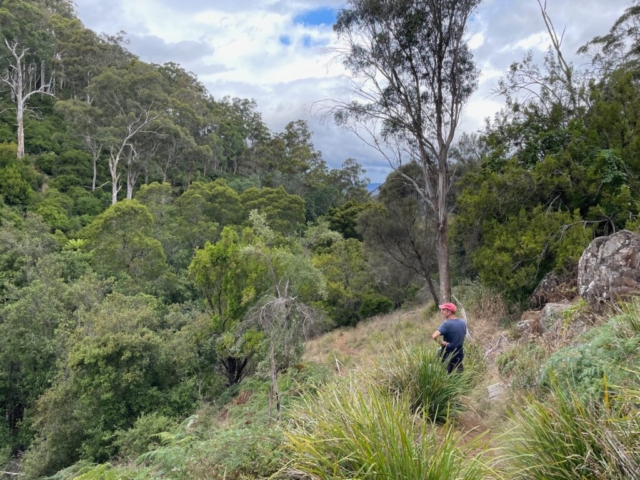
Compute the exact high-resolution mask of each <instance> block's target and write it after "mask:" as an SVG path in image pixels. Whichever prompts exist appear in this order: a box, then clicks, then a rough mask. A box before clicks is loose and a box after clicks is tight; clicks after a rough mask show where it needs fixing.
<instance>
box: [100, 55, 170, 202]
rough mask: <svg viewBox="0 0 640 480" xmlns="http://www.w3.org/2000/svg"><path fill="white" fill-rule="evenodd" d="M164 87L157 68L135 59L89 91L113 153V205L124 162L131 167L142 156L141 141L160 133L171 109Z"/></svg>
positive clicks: (104, 140)
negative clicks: (163, 121) (161, 122)
mask: <svg viewBox="0 0 640 480" xmlns="http://www.w3.org/2000/svg"><path fill="white" fill-rule="evenodd" d="M162 87H163V86H162V76H161V75H160V73H159V72H158V70H157V69H156V68H155V67H154V66H152V65H149V64H146V63H143V62H139V61H137V60H134V61H132V62H130V63H129V64H128V65H127V66H126V68H116V67H111V68H108V69H106V70H105V71H103V72H102V73H101V74H100V75H98V76H97V77H95V78H94V79H93V80H92V82H91V85H90V86H89V88H88V92H89V94H90V95H91V97H92V98H93V99H94V105H95V106H96V107H97V108H99V109H100V111H101V115H100V118H99V128H98V135H99V137H100V139H101V142H102V144H103V145H104V149H105V150H106V151H107V152H108V153H109V173H110V174H111V203H112V204H115V203H117V201H118V192H119V191H120V189H121V175H122V167H121V164H122V162H123V161H125V162H127V163H128V164H130V163H131V162H133V161H135V158H134V156H137V155H139V153H140V152H139V151H138V150H137V147H138V146H139V144H137V143H136V142H137V140H139V139H140V137H141V136H142V135H156V134H160V131H161V126H160V125H159V122H158V120H159V119H160V118H161V117H162V116H163V114H164V113H165V111H166V109H167V97H166V93H165V91H164V89H163V88H162ZM129 181H131V178H129ZM130 193H131V192H130Z"/></svg>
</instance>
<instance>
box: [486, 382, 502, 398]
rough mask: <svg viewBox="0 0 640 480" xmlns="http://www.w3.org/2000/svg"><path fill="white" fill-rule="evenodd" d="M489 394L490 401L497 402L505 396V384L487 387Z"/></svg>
mask: <svg viewBox="0 0 640 480" xmlns="http://www.w3.org/2000/svg"><path fill="white" fill-rule="evenodd" d="M487 394H488V395H489V400H497V399H498V398H500V397H502V395H504V383H494V384H493V385H489V386H488V387H487Z"/></svg>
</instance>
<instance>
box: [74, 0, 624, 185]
mask: <svg viewBox="0 0 640 480" xmlns="http://www.w3.org/2000/svg"><path fill="white" fill-rule="evenodd" d="M629 1H630V0H547V11H548V12H549V14H550V16H551V19H552V20H553V22H554V24H555V27H556V30H558V31H563V30H564V37H563V53H564V54H565V56H566V57H567V58H568V59H569V60H570V61H572V62H573V63H575V64H576V65H582V64H585V63H587V62H588V59H585V58H584V57H580V56H577V55H576V54H575V52H576V51H577V49H578V48H579V47H580V46H581V45H583V44H585V43H586V42H587V41H589V40H591V39H592V38H593V37H594V36H596V35H602V34H604V33H606V32H607V31H608V30H609V28H610V27H611V25H612V24H613V22H614V21H615V20H616V19H617V18H618V17H619V16H620V15H621V14H622V13H623V11H624V10H625V8H627V7H628V6H629ZM345 3H346V2H345V1H344V0H134V1H132V0H76V5H77V11H78V15H79V16H80V18H81V20H82V21H83V22H84V23H85V25H86V26H88V27H89V28H91V29H93V30H95V31H97V32H105V33H110V34H113V33H117V32H119V31H125V32H126V33H127V35H126V37H127V38H128V40H129V45H128V48H129V49H130V50H131V51H132V52H133V53H134V54H136V55H138V56H139V57H140V58H141V59H142V60H144V61H148V62H153V63H164V62H169V61H171V62H176V63H179V64H181V65H182V66H183V67H184V68H186V69H187V70H189V71H191V72H194V73H195V74H197V75H198V78H199V79H200V80H201V81H202V82H203V83H204V84H205V85H206V86H207V88H208V89H209V91H210V92H211V94H212V95H213V96H214V98H222V97H224V96H227V95H229V96H231V97H242V98H253V99H255V100H256V102H257V103H258V110H259V111H260V112H261V113H262V117H263V120H264V121H265V123H266V124H267V126H268V127H269V128H270V129H271V130H272V131H274V132H280V131H282V130H283V129H284V127H285V125H286V124H287V123H289V122H290V121H294V120H297V119H305V120H307V121H308V122H309V126H310V128H311V130H312V131H313V132H314V137H313V142H314V145H315V147H316V148H317V149H318V150H320V151H322V153H323V158H324V159H325V160H326V161H327V163H328V164H329V166H330V167H331V168H339V167H340V165H341V164H342V162H343V161H344V160H345V159H347V158H355V159H356V160H357V161H358V162H360V163H361V164H362V165H363V166H364V168H365V169H366V170H367V176H368V177H369V178H370V179H371V181H372V182H381V181H384V178H385V177H386V175H387V174H388V173H389V171H390V167H389V165H388V164H387V163H386V161H385V160H384V159H383V158H382V157H381V156H380V155H379V154H378V153H377V152H376V151H375V150H373V149H371V148H370V147H369V146H367V145H366V144H364V143H363V142H362V141H361V140H359V139H358V138H357V137H356V136H355V135H354V134H353V133H351V132H348V131H345V130H343V129H340V128H339V127H337V126H335V125H334V124H332V123H331V122H330V121H329V122H328V121H326V120H323V119H322V118H321V117H320V116H319V115H318V114H317V109H316V108H314V105H317V104H318V102H321V101H323V100H326V99H330V98H333V99H348V98H349V91H348V86H347V82H346V79H345V74H346V73H347V72H345V71H344V69H343V67H342V65H341V63H340V62H338V61H336V60H335V57H334V54H333V53H331V47H332V46H335V45H336V41H337V39H336V37H335V34H334V33H333V30H332V24H333V22H334V20H335V17H336V12H337V11H339V10H340V9H341V8H344V7H345ZM469 44H470V46H471V47H472V49H473V52H474V56H475V59H476V62H477V64H478V67H479V68H480V69H481V72H482V73H481V76H480V83H479V88H478V90H477V92H476V93H475V94H474V95H473V97H472V98H471V100H470V101H469V104H468V105H467V107H466V109H465V112H464V116H463V119H462V123H461V125H460V127H459V132H469V133H471V132H475V131H477V130H478V129H479V128H481V127H482V126H483V125H484V121H485V118H487V117H493V115H494V114H495V113H496V112H497V111H499V110H500V108H501V107H502V105H503V100H502V99H501V98H499V97H496V96H494V95H493V94H492V90H493V88H494V87H495V86H496V84H497V82H498V80H499V79H500V77H501V76H503V75H504V74H505V73H506V71H507V69H508V67H509V65H510V64H511V63H512V62H514V61H518V60H520V59H522V57H523V56H524V55H525V54H526V53H527V52H528V51H529V50H531V51H533V53H534V56H535V58H536V59H537V60H542V58H543V57H544V55H545V53H546V51H547V48H548V46H549V42H548V35H547V33H546V29H545V25H544V22H543V20H542V17H541V15H540V10H539V7H538V3H537V1H536V0H485V1H484V2H483V3H482V4H481V6H480V8H479V9H478V11H477V13H476V14H475V15H474V17H473V18H472V19H471V21H470V23H469Z"/></svg>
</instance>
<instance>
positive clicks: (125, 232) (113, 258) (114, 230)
mask: <svg viewBox="0 0 640 480" xmlns="http://www.w3.org/2000/svg"><path fill="white" fill-rule="evenodd" d="M152 227H153V218H152V217H151V214H150V213H149V211H148V210H147V208H146V207H145V206H144V205H141V204H140V203H138V202H137V201H135V200H131V201H126V202H120V203H118V204H116V205H113V206H111V207H110V208H109V209H108V210H106V211H105V212H104V213H102V214H101V215H99V216H98V217H96V219H95V220H94V221H93V223H91V224H90V225H89V226H87V227H86V228H85V230H84V231H83V232H82V233H81V235H82V237H83V238H85V239H86V240H87V241H88V244H89V247H90V248H91V249H92V250H93V252H94V256H93V258H94V265H95V268H96V270H98V271H100V272H103V273H104V274H107V275H114V276H116V275H118V274H119V273H120V272H125V273H126V274H127V275H129V276H130V277H132V278H134V279H142V280H147V281H151V280H154V279H155V278H157V277H158V276H159V275H160V274H161V273H162V272H163V271H164V270H165V269H166V261H165V259H166V257H165V254H164V251H163V250H162V245H161V244H160V242H159V241H157V240H156V239H154V238H153V237H152V236H151V235H152Z"/></svg>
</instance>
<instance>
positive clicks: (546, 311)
mask: <svg viewBox="0 0 640 480" xmlns="http://www.w3.org/2000/svg"><path fill="white" fill-rule="evenodd" d="M569 308H571V305H570V304H568V303H547V304H546V305H545V306H544V308H543V309H542V312H540V325H541V327H542V330H543V331H547V330H549V329H550V328H552V327H555V326H556V325H557V324H558V323H562V314H563V313H564V312H565V310H568V309H569Z"/></svg>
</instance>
